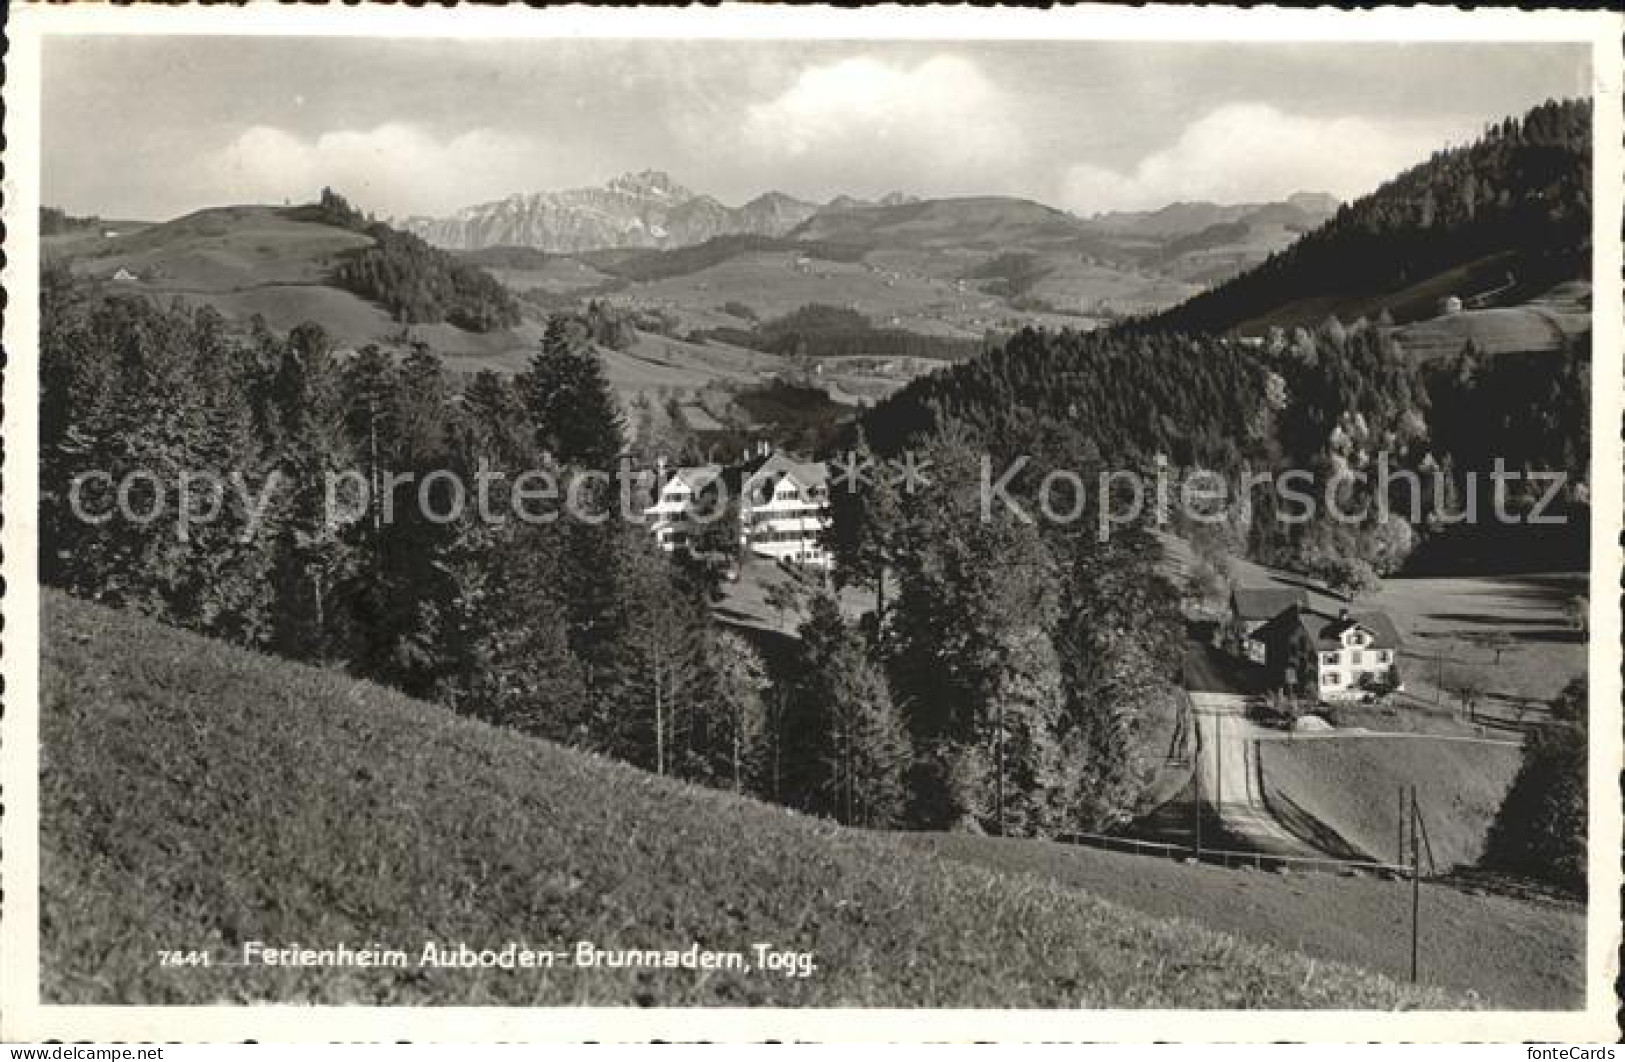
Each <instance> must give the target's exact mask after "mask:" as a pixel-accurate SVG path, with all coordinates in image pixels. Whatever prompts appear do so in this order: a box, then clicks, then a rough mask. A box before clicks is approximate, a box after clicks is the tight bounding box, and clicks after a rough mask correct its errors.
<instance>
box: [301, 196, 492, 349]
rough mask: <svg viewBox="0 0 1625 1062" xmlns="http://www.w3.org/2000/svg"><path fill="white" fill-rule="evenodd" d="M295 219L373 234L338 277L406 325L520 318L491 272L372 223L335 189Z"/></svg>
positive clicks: (486, 327) (473, 324) (474, 327)
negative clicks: (369, 241)
mask: <svg viewBox="0 0 1625 1062" xmlns="http://www.w3.org/2000/svg"><path fill="white" fill-rule="evenodd" d="M295 216H299V217H307V216H308V217H310V218H311V219H312V220H315V221H319V222H321V223H323V224H326V225H333V226H335V227H337V228H343V229H350V230H351V231H354V232H359V233H361V234H362V235H364V236H368V237H371V239H372V241H373V242H372V245H371V246H369V247H364V248H361V249H360V250H356V251H351V252H348V253H347V254H346V255H345V256H344V257H343V259H342V260H341V261H340V262H339V264H338V265H337V267H336V268H335V269H334V270H333V282H334V283H335V284H337V285H338V286H339V287H342V288H345V289H346V290H348V291H353V292H355V293H356V294H357V295H360V296H361V297H362V298H364V299H368V300H370V301H372V302H376V303H377V304H378V305H380V306H382V307H383V308H384V309H386V310H388V311H389V312H390V314H391V315H392V316H393V317H394V318H395V319H396V320H397V321H400V322H401V323H403V324H438V323H439V322H441V321H446V322H449V323H450V324H453V325H456V326H457V327H458V328H462V329H465V330H467V331H470V332H494V331H497V330H499V329H503V328H512V327H513V326H514V325H517V324H518V323H519V320H520V312H519V302H518V300H517V299H515V298H514V296H513V293H512V292H510V291H509V290H508V289H507V288H505V287H503V286H502V284H501V283H500V282H498V281H497V280H496V279H495V278H494V277H492V276H491V275H490V274H489V273H487V272H485V270H483V269H481V268H479V267H478V266H477V265H474V264H472V263H471V262H468V261H465V260H464V259H462V258H459V257H458V256H457V255H454V254H452V253H450V252H448V251H443V250H441V249H440V248H438V247H434V246H431V245H430V244H428V243H427V242H425V241H424V240H423V239H421V238H419V237H417V236H414V235H412V234H411V233H409V232H400V231H398V230H396V229H393V228H391V227H390V226H388V225H385V224H384V223H382V222H379V221H374V220H372V219H371V218H370V217H369V216H367V215H364V214H362V212H361V211H360V210H358V209H356V208H355V207H353V206H351V205H350V202H349V201H348V200H347V199H345V198H344V196H342V195H340V194H338V193H337V192H334V191H333V190H332V189H331V188H324V189H322V194H321V198H320V199H319V200H318V201H317V202H316V203H315V204H314V205H313V206H311V207H305V208H301V209H300V210H299V211H298V212H297V213H296V215H295Z"/></svg>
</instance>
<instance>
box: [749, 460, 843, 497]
mask: <svg viewBox="0 0 1625 1062" xmlns="http://www.w3.org/2000/svg"><path fill="white" fill-rule="evenodd" d="M783 476H789V477H790V478H791V479H793V480H795V482H796V483H797V485H799V486H801V487H821V486H823V485H824V484H826V483H827V482H829V466H828V465H826V464H825V463H824V462H822V461H798V460H796V459H795V458H793V457H791V456H790V455H789V454H786V453H785V452H784V451H782V450H775V451H774V452H773V454H772V456H770V457H768V459H767V460H765V461H763V462H762V463H761V464H760V465H757V466H756V467H755V468H754V469H751V470H750V472H749V473H748V474H747V475H746V476H745V482H744V484H743V486H742V488H741V489H742V491H748V490H750V489H751V488H752V487H753V485H755V484H756V483H759V482H764V481H766V482H772V483H777V482H778V481H779V478H780V477H783Z"/></svg>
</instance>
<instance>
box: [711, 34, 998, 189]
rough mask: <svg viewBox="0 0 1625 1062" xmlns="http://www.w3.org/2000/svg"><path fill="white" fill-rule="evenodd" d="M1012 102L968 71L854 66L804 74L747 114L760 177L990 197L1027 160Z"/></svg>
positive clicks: (962, 64) (966, 64)
mask: <svg viewBox="0 0 1625 1062" xmlns="http://www.w3.org/2000/svg"><path fill="white" fill-rule="evenodd" d="M1011 102H1012V101H1010V100H1009V99H1008V98H1007V97H1006V95H1005V94H1004V93H1003V92H1002V91H1001V90H1000V89H999V88H998V86H996V85H995V84H993V82H991V81H990V80H989V79H988V78H987V77H986V76H985V75H984V74H983V73H982V71H981V70H980V69H979V68H978V67H977V66H976V65H975V64H974V63H972V62H970V61H968V60H965V59H962V58H959V57H956V56H950V55H938V56H934V57H931V58H929V59H925V60H923V61H919V62H916V63H914V64H912V65H910V64H908V63H907V62H906V61H897V62H885V61H881V60H879V59H873V58H850V59H843V60H839V61H836V62H832V63H826V64H823V65H819V66H811V67H808V68H807V69H806V70H804V71H802V73H801V74H800V76H799V77H798V78H797V79H796V80H795V82H794V83H793V84H792V85H790V86H789V88H787V89H785V90H784V91H783V92H782V93H781V94H780V95H778V96H777V97H775V98H773V99H771V100H768V101H766V102H763V103H757V104H753V105H751V106H749V107H748V108H747V109H746V112H745V115H744V119H743V124H742V127H741V139H742V142H743V144H744V146H745V147H746V148H747V149H748V151H750V152H751V155H752V158H751V159H750V160H748V161H750V162H753V163H754V164H755V166H756V167H758V168H760V169H761V170H764V171H766V172H773V171H778V172H781V173H786V174H794V175H798V177H799V183H801V184H802V185H803V186H811V185H823V186H825V187H836V188H846V189H850V190H852V191H855V192H859V193H874V192H879V191H886V190H890V189H894V188H902V189H905V190H909V191H951V190H960V191H968V190H972V189H975V190H993V187H994V186H995V185H1002V184H1004V183H1006V180H1007V178H1005V177H1004V175H1005V174H1006V173H1009V172H1011V171H1012V170H1013V169H1014V167H1015V166H1016V165H1017V164H1019V163H1020V162H1021V161H1022V160H1023V158H1024V157H1025V155H1026V151H1025V147H1024V144H1023V141H1022V138H1021V136H1020V135H1019V134H1018V132H1017V131H1016V129H1015V127H1014V123H1013V121H1012V119H1013V117H1014V109H1013V107H1012V106H1011Z"/></svg>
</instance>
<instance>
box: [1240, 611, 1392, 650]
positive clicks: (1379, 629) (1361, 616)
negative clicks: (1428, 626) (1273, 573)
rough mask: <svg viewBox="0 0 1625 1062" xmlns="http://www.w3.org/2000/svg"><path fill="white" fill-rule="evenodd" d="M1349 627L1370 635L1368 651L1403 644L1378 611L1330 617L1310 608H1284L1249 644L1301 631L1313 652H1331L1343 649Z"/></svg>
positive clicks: (1387, 619) (1389, 621)
mask: <svg viewBox="0 0 1625 1062" xmlns="http://www.w3.org/2000/svg"><path fill="white" fill-rule="evenodd" d="M1351 627H1360V628H1362V629H1364V630H1365V631H1366V632H1367V633H1368V634H1370V635H1371V645H1370V648H1372V649H1398V648H1401V647H1402V646H1403V645H1404V644H1405V639H1404V638H1403V637H1402V636H1401V635H1400V633H1399V628H1398V627H1396V626H1394V621H1393V620H1392V619H1391V618H1389V616H1388V613H1386V612H1383V611H1381V610H1379V609H1371V610H1369V611H1364V612H1355V613H1350V614H1349V615H1348V616H1332V615H1328V614H1326V613H1324V612H1316V611H1314V610H1313V609H1306V608H1292V607H1288V608H1286V609H1283V610H1282V611H1281V612H1280V614H1278V615H1276V616H1275V617H1273V618H1272V619H1271V620H1270V621H1269V622H1268V623H1266V624H1264V625H1263V626H1262V627H1260V628H1258V630H1256V631H1254V632H1253V633H1252V634H1251V635H1250V636H1249V637H1250V639H1251V640H1252V641H1258V642H1273V641H1277V640H1279V639H1280V638H1281V637H1282V636H1283V635H1286V636H1290V635H1292V634H1294V633H1297V632H1301V633H1302V634H1303V635H1304V636H1305V637H1306V638H1308V640H1309V641H1310V642H1311V643H1312V644H1313V645H1314V646H1315V648H1316V649H1317V650H1321V651H1325V652H1331V651H1333V650H1337V649H1341V648H1342V647H1343V641H1342V638H1343V634H1344V633H1345V632H1346V631H1348V630H1349V629H1350V628H1351Z"/></svg>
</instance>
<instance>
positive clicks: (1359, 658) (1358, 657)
mask: <svg viewBox="0 0 1625 1062" xmlns="http://www.w3.org/2000/svg"><path fill="white" fill-rule="evenodd" d="M1352 662H1353V664H1354V666H1355V667H1359V666H1360V665H1361V664H1363V663H1365V654H1364V653H1362V652H1360V650H1358V649H1356V650H1354V657H1353V661H1352Z"/></svg>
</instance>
